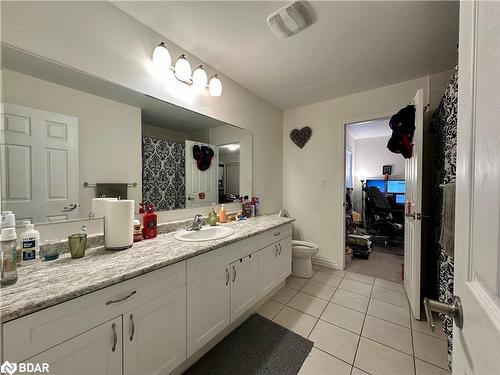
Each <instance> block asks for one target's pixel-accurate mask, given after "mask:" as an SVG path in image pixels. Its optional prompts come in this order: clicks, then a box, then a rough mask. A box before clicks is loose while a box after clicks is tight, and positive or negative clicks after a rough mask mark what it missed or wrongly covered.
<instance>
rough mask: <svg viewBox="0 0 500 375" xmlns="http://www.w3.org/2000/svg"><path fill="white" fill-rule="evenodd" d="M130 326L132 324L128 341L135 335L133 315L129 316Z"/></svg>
mask: <svg viewBox="0 0 500 375" xmlns="http://www.w3.org/2000/svg"><path fill="white" fill-rule="evenodd" d="M130 324H132V332H131V333H130V341H132V340H133V339H134V335H135V323H134V314H130Z"/></svg>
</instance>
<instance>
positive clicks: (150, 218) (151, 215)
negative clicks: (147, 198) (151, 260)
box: [142, 203, 158, 240]
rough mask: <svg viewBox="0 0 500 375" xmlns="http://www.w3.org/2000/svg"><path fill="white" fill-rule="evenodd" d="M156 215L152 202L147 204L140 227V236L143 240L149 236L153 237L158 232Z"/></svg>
mask: <svg viewBox="0 0 500 375" xmlns="http://www.w3.org/2000/svg"><path fill="white" fill-rule="evenodd" d="M157 225H158V217H157V216H156V214H155V212H154V206H153V204H152V203H149V204H148V209H147V212H146V213H145V214H144V217H143V228H142V237H144V239H145V240H147V239H149V238H155V237H156V236H157V234H158V227H157Z"/></svg>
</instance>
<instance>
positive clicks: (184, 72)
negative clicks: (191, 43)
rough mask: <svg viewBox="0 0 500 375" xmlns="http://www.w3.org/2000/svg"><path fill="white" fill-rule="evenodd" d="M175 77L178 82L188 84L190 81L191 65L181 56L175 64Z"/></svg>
mask: <svg viewBox="0 0 500 375" xmlns="http://www.w3.org/2000/svg"><path fill="white" fill-rule="evenodd" d="M175 76H176V77H177V79H178V80H179V81H183V82H189V80H190V79H191V64H190V63H189V61H187V59H186V56H185V55H181V56H180V57H179V59H177V62H176V63H175Z"/></svg>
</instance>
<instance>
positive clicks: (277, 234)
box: [273, 232, 281, 237]
mask: <svg viewBox="0 0 500 375" xmlns="http://www.w3.org/2000/svg"><path fill="white" fill-rule="evenodd" d="M280 234H281V232H276V233H274V234H273V236H274V237H278V236H279V235H280Z"/></svg>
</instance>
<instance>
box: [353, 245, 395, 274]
mask: <svg viewBox="0 0 500 375" xmlns="http://www.w3.org/2000/svg"><path fill="white" fill-rule="evenodd" d="M403 254H404V250H403V248H402V247H399V246H390V247H383V246H377V245H373V250H372V252H371V254H370V256H369V257H368V259H364V258H358V257H354V258H353V259H352V262H351V264H346V270H347V271H350V272H357V273H362V274H364V275H369V276H373V277H377V278H380V279H384V280H389V281H394V282H397V283H401V282H403V280H402V278H401V270H402V268H401V264H403V263H404V257H403Z"/></svg>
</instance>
